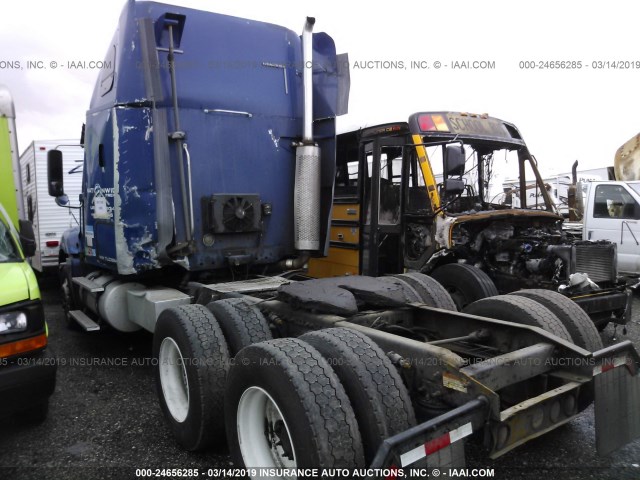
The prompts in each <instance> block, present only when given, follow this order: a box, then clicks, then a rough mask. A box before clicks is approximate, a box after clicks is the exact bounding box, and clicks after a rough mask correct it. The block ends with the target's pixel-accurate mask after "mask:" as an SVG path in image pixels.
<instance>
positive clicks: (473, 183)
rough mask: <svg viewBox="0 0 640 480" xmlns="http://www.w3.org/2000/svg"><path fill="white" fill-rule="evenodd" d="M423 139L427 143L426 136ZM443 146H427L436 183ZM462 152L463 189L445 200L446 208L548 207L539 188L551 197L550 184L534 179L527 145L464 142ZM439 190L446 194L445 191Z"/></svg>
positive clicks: (440, 181)
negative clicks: (454, 196)
mask: <svg viewBox="0 0 640 480" xmlns="http://www.w3.org/2000/svg"><path fill="white" fill-rule="evenodd" d="M425 143H427V144H428V140H426V141H425ZM444 149H445V146H443V145H438V146H433V147H429V146H427V155H428V156H429V160H430V161H431V165H432V168H433V170H434V174H435V178H436V181H437V183H438V184H439V185H442V184H443V182H444V166H443V165H444ZM464 152H465V159H466V161H465V172H464V174H463V175H462V177H461V178H462V180H463V181H464V184H465V189H464V191H463V192H462V194H461V195H459V198H457V199H455V200H454V201H452V199H450V198H449V199H445V202H444V203H447V201H448V202H450V205H449V207H448V208H447V210H448V211H449V212H451V213H455V212H456V211H466V210H472V209H474V210H491V209H505V208H527V209H535V210H550V209H551V206H550V205H549V204H547V202H546V201H545V198H544V195H543V193H542V189H543V188H544V189H546V191H547V193H548V194H549V196H550V197H551V198H552V199H553V191H552V189H551V187H550V186H547V185H544V184H542V183H540V182H538V181H537V179H536V175H535V172H534V169H535V167H534V166H533V165H532V162H531V160H530V158H529V154H528V152H527V151H526V147H515V148H514V146H513V145H504V144H501V143H495V144H494V143H490V142H486V141H485V142H481V143H467V142H464ZM520 159H522V162H521V161H520ZM521 177H524V194H522V193H521V192H522V184H521V182H520V178H521ZM456 178H458V177H456ZM442 193H443V194H444V196H446V195H447V194H446V192H442ZM523 200H524V201H523Z"/></svg>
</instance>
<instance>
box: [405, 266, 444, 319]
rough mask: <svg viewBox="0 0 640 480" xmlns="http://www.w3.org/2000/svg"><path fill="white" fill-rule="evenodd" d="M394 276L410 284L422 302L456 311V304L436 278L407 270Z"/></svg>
mask: <svg viewBox="0 0 640 480" xmlns="http://www.w3.org/2000/svg"><path fill="white" fill-rule="evenodd" d="M396 278H398V279H400V280H403V281H404V282H406V283H408V284H409V285H411V286H412V287H413V288H414V289H415V290H416V291H417V292H418V295H419V296H420V299H421V301H422V303H424V304H426V305H428V306H430V307H435V308H442V309H444V310H452V311H454V312H455V311H456V310H457V308H456V304H455V302H454V301H453V299H452V298H451V295H449V292H447V289H446V288H444V287H443V286H442V285H441V284H440V283H439V282H438V281H437V280H435V279H434V278H432V277H430V276H429V275H425V274H424V273H418V272H408V273H402V274H400V275H397V276H396Z"/></svg>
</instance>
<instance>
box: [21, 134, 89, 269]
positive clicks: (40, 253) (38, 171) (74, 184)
mask: <svg viewBox="0 0 640 480" xmlns="http://www.w3.org/2000/svg"><path fill="white" fill-rule="evenodd" d="M53 149H58V150H61V151H62V152H63V155H64V157H63V158H64V173H65V177H64V189H65V193H66V194H67V196H68V197H69V206H70V207H79V206H80V202H79V195H80V192H81V190H82V161H83V158H84V149H83V148H82V147H81V146H80V145H78V141H77V140H36V141H33V142H31V144H30V145H29V146H28V147H27V149H26V150H25V151H24V152H23V153H22V155H20V161H19V164H20V178H21V180H22V200H23V207H24V213H25V216H26V218H27V220H29V221H31V222H32V223H33V230H34V233H35V237H36V253H35V255H34V256H33V257H32V259H31V265H32V267H33V268H34V269H36V270H38V271H40V272H42V271H43V270H44V269H45V268H46V267H56V266H57V265H58V252H59V248H60V237H61V236H62V232H64V231H65V230H67V229H68V228H71V227H74V226H77V225H78V223H77V222H78V221H79V219H80V217H79V212H80V211H79V210H78V209H77V208H60V207H59V206H58V205H57V204H56V202H55V199H54V198H53V197H50V196H49V191H48V184H47V152H48V151H49V150H53Z"/></svg>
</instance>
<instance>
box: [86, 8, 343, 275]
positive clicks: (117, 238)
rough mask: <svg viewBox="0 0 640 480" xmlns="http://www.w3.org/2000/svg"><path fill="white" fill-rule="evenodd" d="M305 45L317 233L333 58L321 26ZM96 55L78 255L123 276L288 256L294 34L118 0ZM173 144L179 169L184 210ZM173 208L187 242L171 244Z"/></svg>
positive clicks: (297, 76) (298, 81) (297, 91)
mask: <svg viewBox="0 0 640 480" xmlns="http://www.w3.org/2000/svg"><path fill="white" fill-rule="evenodd" d="M302 20H304V19H301V24H302ZM169 26H171V28H169ZM301 26H302V25H301ZM170 32H171V34H172V35H173V46H174V49H175V60H174V67H175V85H176V96H177V102H178V111H177V112H178V116H179V122H180V126H179V129H178V128H177V126H176V123H175V121H174V115H175V111H174V108H173V101H174V98H173V95H172V85H171V75H170V68H169V62H170V58H169V46H170V36H169V35H170ZM313 50H314V53H313V55H314V58H313V83H314V112H313V116H314V119H315V122H314V124H315V125H314V128H315V131H316V132H317V135H316V142H317V143H318V145H319V146H320V147H321V151H322V155H321V163H322V187H323V189H322V192H323V193H322V195H323V202H322V205H323V207H322V210H321V214H322V215H321V224H322V225H323V227H322V228H323V230H322V232H321V233H322V238H326V231H327V226H328V217H329V208H330V207H329V206H330V204H331V202H330V200H329V199H330V198H331V194H332V184H333V176H334V169H335V116H336V113H337V112H338V111H339V110H340V107H339V106H338V105H337V104H338V97H339V92H338V89H339V65H338V59H337V57H336V53H335V46H334V44H333V40H332V39H331V37H329V36H328V35H326V34H324V33H317V34H314V36H313ZM105 65H106V66H105V68H104V69H103V70H102V71H101V72H100V75H99V78H98V80H97V82H96V86H95V89H94V92H93V96H92V100H91V105H90V109H89V111H88V112H87V119H86V131H85V169H84V179H83V181H84V192H85V194H86V196H85V203H84V206H85V208H84V218H83V220H84V229H83V243H84V250H85V255H86V260H87V262H88V263H90V264H93V265H95V266H99V267H102V268H106V269H110V270H113V271H115V272H117V273H119V274H123V275H130V274H140V273H143V272H146V271H151V270H156V269H160V268H162V267H164V266H166V265H171V264H178V265H180V266H182V267H184V268H185V269H187V270H190V271H198V270H212V269H219V268H227V267H228V266H229V265H230V264H233V262H238V261H242V262H243V263H247V264H251V265H267V264H272V263H275V262H277V261H279V260H281V259H283V258H285V257H287V256H291V255H293V254H295V251H294V246H293V243H294V242H293V204H292V202H293V184H294V171H295V148H294V147H293V146H292V143H293V142H298V141H300V139H301V136H302V117H303V87H302V73H303V67H304V66H303V60H302V45H301V39H300V36H299V35H298V34H297V33H295V32H293V31H291V30H288V29H286V28H283V27H280V26H276V25H271V24H267V23H262V22H256V21H253V20H247V19H241V18H235V17H230V16H226V15H220V14H216V13H210V12H203V11H198V10H193V9H188V8H183V7H175V6H171V5H163V4H159V3H155V2H134V1H129V2H128V3H127V4H126V5H125V7H124V10H123V12H122V14H121V17H120V23H119V27H118V30H117V32H116V34H115V36H114V38H113V41H112V43H111V44H110V45H109V47H108V50H107V55H106V57H105ZM177 139H180V141H177ZM181 145H182V151H181V152H179V151H178V150H179V149H180V146H181ZM179 153H180V154H181V155H182V158H183V160H182V161H183V167H184V169H185V171H186V172H187V174H188V173H189V172H190V175H187V178H186V180H185V185H186V186H187V190H188V193H189V194H190V195H189V197H190V198H191V202H190V205H189V202H187V203H188V205H186V209H185V208H184V207H183V197H184V195H183V189H182V183H181V179H180V163H179V162H180V160H179V158H180V156H179ZM189 197H187V198H189ZM185 211H187V212H189V211H192V212H193V216H192V218H193V222H192V229H193V241H192V243H191V244H190V246H189V247H190V248H188V249H186V250H185V249H179V248H177V247H176V246H180V245H184V244H185V241H186V238H187V229H190V228H189V225H188V221H186V219H185V213H184V212H185ZM187 218H188V216H187ZM325 246H326V245H323V248H325Z"/></svg>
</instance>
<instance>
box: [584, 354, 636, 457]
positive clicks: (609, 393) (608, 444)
mask: <svg viewBox="0 0 640 480" xmlns="http://www.w3.org/2000/svg"><path fill="white" fill-rule="evenodd" d="M598 353H599V352H597V353H594V357H595V356H596V355H597V354H598ZM635 366H636V365H635V362H634V361H633V360H632V359H631V358H630V357H628V356H626V355H624V354H622V355H619V356H615V357H613V358H608V359H606V360H604V361H603V363H602V364H601V365H598V366H596V367H595V369H594V372H593V373H594V380H593V381H594V383H595V393H596V398H595V417H596V449H597V451H598V455H608V454H609V453H611V452H613V451H614V450H616V449H618V448H620V447H622V446H623V445H625V444H627V443H629V442H631V441H632V440H634V439H636V438H638V437H639V436H640V375H639V374H638V369H637V368H635Z"/></svg>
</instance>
